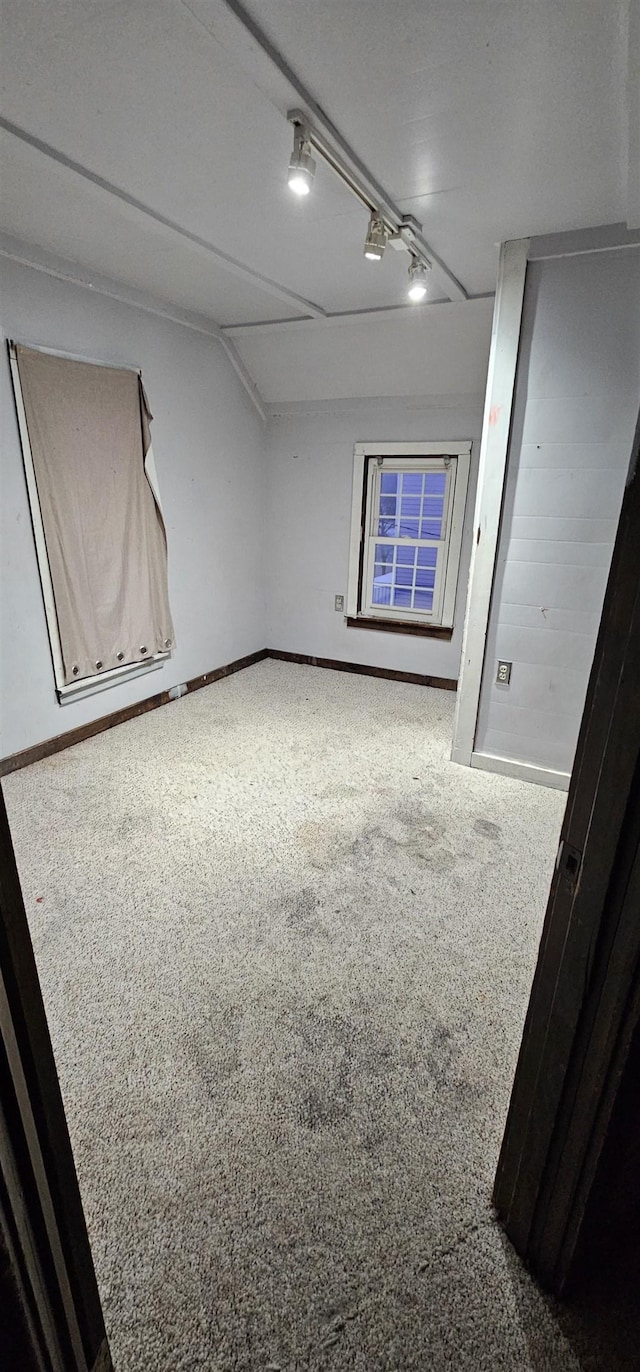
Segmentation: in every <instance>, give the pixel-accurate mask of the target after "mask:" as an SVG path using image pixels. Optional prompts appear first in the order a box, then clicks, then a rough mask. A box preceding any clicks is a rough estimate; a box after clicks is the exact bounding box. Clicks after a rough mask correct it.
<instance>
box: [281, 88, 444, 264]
mask: <svg viewBox="0 0 640 1372" xmlns="http://www.w3.org/2000/svg"><path fill="white" fill-rule="evenodd" d="M287 119H288V120H289V123H290V124H293V125H295V127H296V128H299V129H300V130H301V132H302V133H303V135H304V138H305V141H306V142H307V143H309V144H310V145H311V147H312V148H315V150H316V152H318V153H319V154H320V156H321V158H322V160H323V162H326V164H327V166H328V167H331V170H332V171H333V172H335V174H336V176H337V177H338V178H339V180H340V181H342V183H343V185H344V186H346V187H347V189H348V190H350V191H351V193H352V195H355V197H356V199H357V200H359V201H360V204H361V205H364V207H365V209H366V210H368V211H369V213H370V214H375V215H378V216H379V218H380V219H381V220H382V222H383V224H384V226H385V229H386V230H387V232H388V233H389V236H390V237H393V238H395V239H396V240H398V242H397V244H394V246H402V247H403V248H405V249H406V251H407V252H411V253H412V254H413V256H414V257H417V258H419V259H420V261H424V262H425V265H426V266H428V267H430V266H431V262H432V258H433V250H432V248H430V247H429V245H428V243H427V241H426V239H425V238H424V237H423V235H422V224H419V223H418V220H417V219H414V217H413V215H410V214H401V213H400V211H399V210H398V209H397V208H396V206H395V205H394V204H393V201H391V200H387V199H382V198H381V196H380V195H378V196H376V195H375V193H374V192H373V191H370V190H368V189H367V186H366V184H365V183H364V181H362V180H361V178H360V177H359V176H356V174H355V173H354V172H353V171H352V170H351V168H350V167H348V166H347V165H346V163H345V161H344V159H343V158H342V157H341V156H340V153H339V152H337V151H336V149H335V148H334V147H333V145H332V143H330V142H329V139H328V138H325V136H324V134H323V133H322V132H321V131H320V130H319V129H316V128H314V125H313V124H312V123H311V122H310V120H309V117H308V115H306V114H305V113H304V110H288V111H287ZM376 189H377V190H379V191H382V187H378V186H377V183H376Z"/></svg>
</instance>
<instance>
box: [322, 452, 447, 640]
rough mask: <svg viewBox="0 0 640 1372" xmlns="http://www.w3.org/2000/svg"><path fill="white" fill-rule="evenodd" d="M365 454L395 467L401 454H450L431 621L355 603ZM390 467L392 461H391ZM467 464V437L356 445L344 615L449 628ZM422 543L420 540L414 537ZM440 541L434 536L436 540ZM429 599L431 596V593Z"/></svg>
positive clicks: (367, 507)
mask: <svg viewBox="0 0 640 1372" xmlns="http://www.w3.org/2000/svg"><path fill="white" fill-rule="evenodd" d="M369 457H382V458H385V459H393V458H396V459H398V465H399V466H400V465H401V459H402V458H403V457H416V458H420V457H424V458H429V457H445V458H446V457H453V458H456V459H457V461H456V469H455V478H454V482H453V483H452V488H451V489H450V498H449V510H448V519H449V541H448V548H447V565H446V569H445V568H442V569H441V570H440V569H439V575H440V578H441V579H443V580H444V584H443V589H442V614H441V615H440V616H438V618H437V619H436V618H435V617H434V616H433V614H425V613H424V612H418V611H415V610H407V611H404V610H403V611H400V612H398V611H395V612H394V611H389V610H385V607H384V606H375V607H374V608H371V609H368V610H365V609H360V607H359V605H358V589H359V585H358V583H359V577H360V549H361V546H362V543H363V540H364V541H365V549H364V554H363V556H364V559H365V562H364V566H363V578H362V581H363V589H364V587H365V586H366V585H367V565H366V564H367V554H368V549H367V546H366V542H367V541H368V536H367V530H368V520H369V518H370V492H368V493H367V497H368V498H367V501H366V503H365V512H364V514H365V518H364V522H363V495H364V480H365V470H366V463H367V459H368V458H369ZM394 465H395V464H394ZM470 467H471V441H470V440H467V439H455V440H449V441H445V442H437V443H416V442H412V443H356V445H355V447H354V456H353V488H352V501H351V535H350V543H349V576H348V582H347V616H348V618H349V619H360V620H362V622H363V623H366V621H367V620H368V619H370V620H372V621H373V622H375V621H376V620H377V621H378V622H380V621H381V620H383V619H388V620H389V622H390V623H393V622H394V621H395V622H397V621H398V620H404V622H405V623H411V622H412V621H413V622H415V624H416V627H418V626H425V625H426V626H428V625H429V624H430V623H431V624H433V625H434V627H435V626H436V625H437V627H438V628H453V617H454V610H455V601H456V591H457V585H458V572H459V566H460V552H461V548H462V532H463V528H464V516H465V505H466V498H467V488H468V485H469V471H470ZM417 541H418V542H420V543H423V542H424V540H422V539H420V540H417ZM437 541H440V540H437ZM434 600H435V597H434Z"/></svg>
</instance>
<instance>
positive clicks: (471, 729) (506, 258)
mask: <svg viewBox="0 0 640 1372" xmlns="http://www.w3.org/2000/svg"><path fill="white" fill-rule="evenodd" d="M528 255H529V239H528V238H513V239H511V240H509V241H508V242H506V243H502V244H501V247H500V258H499V263H498V279H497V283H496V299H495V305H494V310H493V325H492V328H491V347H490V350H489V369H488V373H487V390H486V395H485V403H484V415H483V419H482V436H481V439H480V460H479V468H478V485H477V491H476V506H475V513H474V521H473V529H474V536H473V543H472V550H471V565H470V568H469V586H468V590H467V607H466V611H465V619H464V635H463V639H462V660H461V663H460V678H459V681H458V692H457V697H456V715H455V723H454V731H453V747H452V750H451V759H452V761H453V762H460V763H462V764H463V765H464V766H466V767H470V766H471V757H472V753H473V749H474V742H475V736H476V728H477V723H478V710H479V706H480V687H481V684H482V670H483V667H484V656H485V646H486V640H487V630H488V627H489V611H490V607H491V592H492V589H493V578H494V572H495V565H496V556H497V550H498V535H499V532H500V515H501V511H502V496H503V491H504V483H505V476H506V470H507V452H508V447H509V433H510V429H511V413H512V409H513V399H514V392H515V379H516V365H517V361H518V349H519V345H520V325H521V321H522V305H523V300H524V285H525V278H526V274H527V259H528Z"/></svg>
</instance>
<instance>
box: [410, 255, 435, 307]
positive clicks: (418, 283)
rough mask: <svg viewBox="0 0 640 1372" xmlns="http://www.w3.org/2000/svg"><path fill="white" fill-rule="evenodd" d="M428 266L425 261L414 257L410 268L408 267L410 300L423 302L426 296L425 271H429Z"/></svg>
mask: <svg viewBox="0 0 640 1372" xmlns="http://www.w3.org/2000/svg"><path fill="white" fill-rule="evenodd" d="M430 265H431V264H430V263H428V262H427V261H426V260H421V259H420V258H419V257H414V259H413V261H412V263H411V266H410V267H409V299H410V300H415V301H418V300H424V298H425V295H426V294H427V280H428V278H427V271H428V270H429V268H430Z"/></svg>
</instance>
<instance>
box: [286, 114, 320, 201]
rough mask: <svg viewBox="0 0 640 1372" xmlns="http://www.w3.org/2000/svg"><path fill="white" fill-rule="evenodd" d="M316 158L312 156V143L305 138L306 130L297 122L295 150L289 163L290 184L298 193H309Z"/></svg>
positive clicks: (294, 137) (294, 138) (294, 141)
mask: <svg viewBox="0 0 640 1372" xmlns="http://www.w3.org/2000/svg"><path fill="white" fill-rule="evenodd" d="M315 170H316V164H315V159H314V158H313V157H312V156H311V143H310V142H309V139H308V138H305V131H304V129H303V128H302V126H301V125H300V124H296V126H295V129H294V132H293V152H292V154H291V161H290V163H289V177H288V180H289V185H290V187H291V190H292V191H294V192H295V194H296V195H308V194H309V191H310V190H311V182H312V181H313V178H314V176H315Z"/></svg>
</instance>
